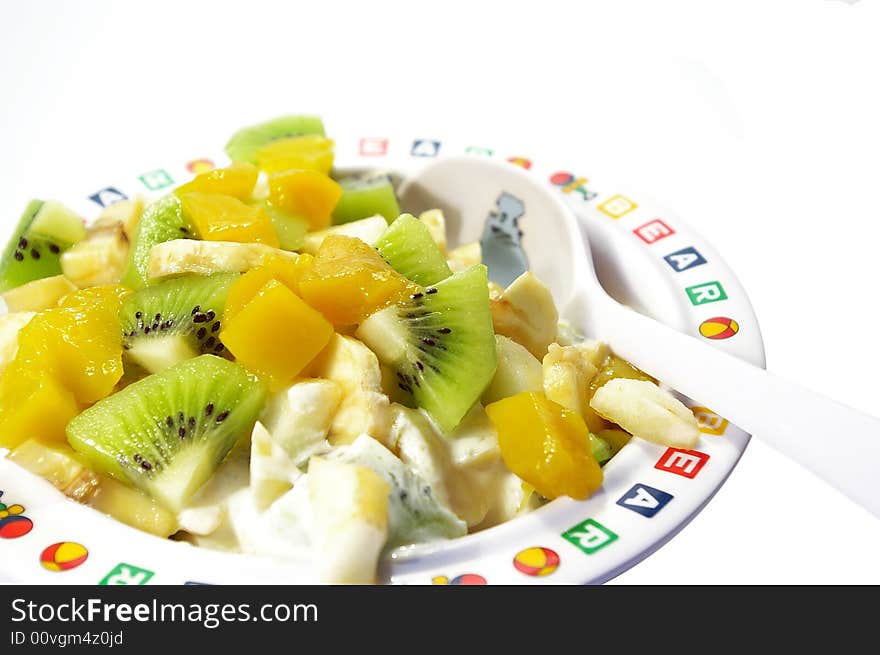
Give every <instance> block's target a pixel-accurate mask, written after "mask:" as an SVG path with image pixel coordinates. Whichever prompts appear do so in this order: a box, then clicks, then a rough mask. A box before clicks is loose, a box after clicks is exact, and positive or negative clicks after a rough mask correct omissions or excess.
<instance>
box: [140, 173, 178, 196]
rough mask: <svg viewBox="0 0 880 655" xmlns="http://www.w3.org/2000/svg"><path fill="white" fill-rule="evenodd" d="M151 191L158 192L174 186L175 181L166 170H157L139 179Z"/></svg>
mask: <svg viewBox="0 0 880 655" xmlns="http://www.w3.org/2000/svg"><path fill="white" fill-rule="evenodd" d="M138 179H139V180H140V181H141V183H142V184H143V185H144V186H145V187H147V188H148V189H149V190H150V191H158V190H159V189H164V188H165V187H169V186H171V185H172V184H174V180H172V179H171V176H170V175H169V174H168V172H167V171H166V170H165V169H164V168H157V169H156V170H154V171H150V172H149V173H144V174H143V175H141V176H140V177H139V178H138Z"/></svg>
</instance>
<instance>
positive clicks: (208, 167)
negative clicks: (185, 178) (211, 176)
mask: <svg viewBox="0 0 880 655" xmlns="http://www.w3.org/2000/svg"><path fill="white" fill-rule="evenodd" d="M186 170H188V171H189V172H190V173H192V174H193V175H199V174H201V173H207V172H208V171H212V170H214V162H212V161H211V160H210V159H193V160H192V161H191V162H189V163H187V165H186Z"/></svg>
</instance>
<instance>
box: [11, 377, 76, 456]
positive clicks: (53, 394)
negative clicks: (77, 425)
mask: <svg viewBox="0 0 880 655" xmlns="http://www.w3.org/2000/svg"><path fill="white" fill-rule="evenodd" d="M11 368H12V366H9V367H7V368H6V370H5V371H4V372H3V377H2V379H0V446H3V447H4V448H14V447H15V446H17V445H18V444H20V443H21V442H22V441H24V440H25V439H28V438H31V437H35V438H38V439H44V440H46V441H63V440H64V429H65V427H67V422H68V421H70V420H71V419H72V418H73V417H74V416H76V415H77V414H78V413H79V409H80V408H79V405H78V404H77V402H76V399H75V398H74V397H73V394H71V393H70V392H69V391H68V390H67V389H65V388H64V387H62V386H61V385H60V384H58V382H57V381H56V380H55V378H53V377H52V376H50V375H48V374H43V375H38V376H32V375H27V374H26V373H24V374H20V375H16V376H15V378H14V384H12V383H11V382H10V380H12V379H13V378H12V376H10V375H9V371H10V369H11ZM10 386H11V387H12V388H10Z"/></svg>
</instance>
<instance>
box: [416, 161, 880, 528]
mask: <svg viewBox="0 0 880 655" xmlns="http://www.w3.org/2000/svg"><path fill="white" fill-rule="evenodd" d="M503 194H507V196H508V198H507V200H509V197H512V198H514V199H516V200H517V201H519V202H521V203H522V208H521V209H519V208H518V207H517V205H516V202H513V201H509V202H507V201H502V200H500V199H501V198H503V197H504V196H503ZM400 197H401V205H402V206H403V207H404V208H405V209H406V210H408V211H421V210H424V209H428V208H431V207H441V208H443V209H444V210H445V213H446V217H447V227H448V230H449V233H450V236H451V240H452V241H453V242H455V241H457V242H458V243H465V242H467V241H473V240H476V239H479V238H480V237H481V235H483V234H484V232H485V230H488V229H490V228H488V227H486V225H487V218H488V217H489V215H490V214H495V216H494V218H493V219H492V221H490V222H491V224H494V225H495V229H494V230H493V231H494V232H495V233H497V234H498V235H499V237H504V235H505V234H506V235H507V237H509V238H510V239H513V240H514V241H515V240H517V239H518V234H517V227H516V220H511V219H513V218H516V217H513V216H510V215H505V212H506V213H507V214H511V213H516V212H518V211H521V213H522V218H523V219H524V220H525V225H526V226H527V227H526V229H527V230H528V236H527V243H528V247H527V254H528V260H529V267H530V268H531V270H532V271H533V272H534V273H535V275H537V276H538V277H539V278H540V279H542V280H543V281H545V282H546V283H547V284H548V285H549V286H550V289H551V290H552V292H553V295H554V297H555V298H556V301H557V304H558V306H559V307H560V308H562V315H563V316H566V317H567V318H569V319H570V320H571V321H572V322H573V323H574V324H575V325H576V326H578V327H579V328H581V329H582V330H584V332H585V333H586V334H588V335H590V336H592V337H594V338H597V339H602V340H603V341H605V342H607V343H608V344H609V345H610V346H611V348H612V350H613V351H614V352H615V353H617V354H618V355H620V356H621V357H623V358H624V359H627V360H629V361H631V362H632V363H633V364H634V365H636V366H637V367H638V368H640V369H642V370H643V371H645V372H647V373H649V374H651V375H652V376H654V377H655V378H657V379H658V380H662V381H663V382H664V383H665V384H668V385H669V386H670V387H672V388H674V389H676V390H677V391H679V392H680V393H683V394H685V395H687V396H689V397H691V398H698V399H699V400H700V401H701V402H704V403H706V404H707V405H708V406H710V407H712V409H713V410H714V411H716V412H718V414H720V415H721V416H724V417H725V418H727V419H728V420H730V421H731V422H732V423H735V424H736V425H738V426H739V427H741V428H742V429H744V430H746V431H747V432H749V433H751V434H752V435H753V436H755V437H756V438H760V439H761V440H763V441H764V442H766V443H768V444H770V445H771V446H773V447H774V448H776V449H777V450H779V451H780V452H782V453H783V454H785V455H786V456H788V457H790V458H791V459H792V460H794V461H796V462H798V463H799V464H801V465H802V466H804V467H806V468H807V469H809V470H811V471H812V472H813V473H815V474H816V475H818V476H819V477H821V478H822V479H824V480H825V481H826V482H828V483H830V484H832V485H833V486H835V487H837V488H838V489H839V490H840V491H842V492H843V493H844V494H846V495H847V496H849V497H850V498H851V499H852V500H854V501H856V502H857V503H859V504H861V505H862V506H863V507H865V508H867V509H868V510H869V511H870V512H872V513H873V514H874V515H875V516H878V517H880V420H878V419H876V418H874V417H871V416H867V415H865V414H862V413H860V412H857V411H856V410H853V409H851V408H849V407H846V406H844V405H841V404H839V403H837V402H835V401H833V400H831V399H829V398H826V397H824V396H821V395H819V394H817V393H814V392H812V391H809V390H808V389H805V388H803V387H800V386H798V385H795V384H793V383H791V382H787V381H785V380H782V379H780V378H778V377H776V376H775V375H772V374H771V373H768V372H767V371H765V370H763V369H761V368H758V367H756V366H753V365H752V364H749V363H747V362H744V361H742V360H740V359H737V358H736V357H733V356H731V355H728V354H727V353H724V352H721V351H720V350H717V349H715V348H713V347H711V346H710V345H708V344H705V343H702V342H700V341H698V340H697V339H694V338H693V337H690V336H688V335H685V334H682V333H680V332H677V331H675V330H674V329H672V328H670V327H668V326H666V325H664V324H662V323H659V322H658V321H655V320H653V319H651V318H648V317H646V316H643V315H641V314H638V313H636V312H635V311H633V310H631V309H629V308H627V307H625V306H623V305H621V304H620V303H618V302H617V301H615V300H614V299H613V298H611V296H609V295H608V293H606V291H605V289H603V288H602V286H601V285H600V284H599V280H598V279H597V277H596V272H595V270H594V268H593V261H592V258H591V254H590V247H589V243H588V241H587V237H586V233H585V231H584V229H583V227H582V226H581V225H579V222H578V219H577V218H576V217H575V216H574V215H573V213H572V212H571V210H570V209H569V208H568V207H566V206H565V204H564V203H563V202H562V201H561V200H560V199H559V198H558V197H557V196H556V195H555V194H553V193H552V192H551V190H550V189H549V187H546V186H544V185H543V184H542V183H541V182H539V181H538V180H536V179H535V177H534V176H533V175H531V174H530V173H528V172H526V171H524V170H522V169H520V168H518V167H516V166H512V165H510V164H507V163H500V162H496V161H493V160H490V159H486V158H477V157H449V158H445V159H440V160H437V161H436V162H432V163H431V164H429V165H427V166H426V167H425V168H424V169H422V170H421V171H420V172H418V173H417V174H416V175H415V176H413V177H412V178H410V179H408V180H406V181H405V182H404V183H403V184H402V185H401V188H400ZM511 206H512V209H506V207H507V208H509V207H511ZM484 251H485V248H484ZM518 261H521V259H520V258H519V257H518V256H517V254H516V253H515V252H513V253H512V254H511V255H509V256H507V255H505V253H504V248H496V249H495V252H494V253H493V254H492V258H491V259H489V261H487V262H486V263H487V264H488V266H489V268H490V277H492V276H493V275H492V270H493V269H495V270H498V271H500V275H501V277H508V278H509V276H510V275H511V274H512V273H511V271H514V272H515V271H516V268H517V265H518V264H517V262H518ZM508 268H509V269H510V270H506V269H508Z"/></svg>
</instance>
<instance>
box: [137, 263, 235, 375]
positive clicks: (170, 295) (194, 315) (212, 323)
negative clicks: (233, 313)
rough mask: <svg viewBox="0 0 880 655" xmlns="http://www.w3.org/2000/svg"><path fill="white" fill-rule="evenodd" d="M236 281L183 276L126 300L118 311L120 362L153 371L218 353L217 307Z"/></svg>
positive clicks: (218, 276) (223, 277)
mask: <svg viewBox="0 0 880 655" xmlns="http://www.w3.org/2000/svg"><path fill="white" fill-rule="evenodd" d="M238 277H239V275H238V273H215V274H213V275H207V276H205V275H186V276H183V277H179V278H173V279H171V280H165V281H164V282H160V283H158V284H154V285H152V286H149V287H145V288H143V289H141V290H140V291H136V292H134V293H133V294H131V295H130V296H128V297H127V298H126V299H125V300H124V301H123V303H122V307H121V309H120V310H119V319H120V323H121V325H122V346H123V348H124V349H125V356H126V359H127V360H130V361H133V362H135V363H136V364H138V365H139V366H141V367H143V368H144V369H146V370H147V371H149V372H150V373H158V372H159V371H161V370H163V369H165V368H168V367H169V366H172V365H174V364H176V363H177V362H179V361H181V360H184V359H189V358H191V357H196V356H197V355H200V354H204V353H211V354H215V355H219V354H222V353H223V350H224V347H223V344H222V343H220V329H221V327H222V323H221V320H222V317H223V308H224V307H225V306H226V296H227V295H228V294H229V287H231V286H232V283H233V282H235V280H237V279H238Z"/></svg>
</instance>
